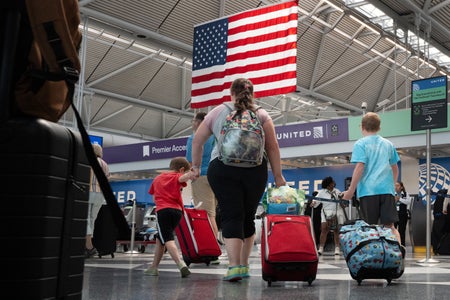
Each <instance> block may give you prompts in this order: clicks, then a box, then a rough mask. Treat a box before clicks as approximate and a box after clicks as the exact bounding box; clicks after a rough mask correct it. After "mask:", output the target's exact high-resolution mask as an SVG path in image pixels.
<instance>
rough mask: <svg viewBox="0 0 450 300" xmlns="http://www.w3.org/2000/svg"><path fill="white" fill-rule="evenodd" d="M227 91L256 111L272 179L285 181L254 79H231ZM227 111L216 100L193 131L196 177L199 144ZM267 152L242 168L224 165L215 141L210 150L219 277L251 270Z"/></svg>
mask: <svg viewBox="0 0 450 300" xmlns="http://www.w3.org/2000/svg"><path fill="white" fill-rule="evenodd" d="M230 94H231V103H232V105H233V106H234V108H235V109H236V110H237V111H238V113H239V112H241V111H243V110H245V109H249V110H252V111H254V112H255V113H256V115H257V116H258V119H259V121H260V123H261V124H262V127H263V131H264V135H265V152H266V154H267V155H266V157H267V158H268V160H269V162H270V165H271V168H272V172H273V176H274V179H275V184H276V186H277V187H280V186H283V185H285V184H286V180H285V179H284V177H283V175H282V173H281V158H280V149H279V147H278V141H277V139H276V136H275V127H274V125H273V122H272V119H271V118H270V116H269V114H268V113H267V111H266V110H264V109H263V108H259V109H257V107H256V105H255V100H254V94H253V84H252V82H251V81H250V80H248V79H245V78H239V79H236V80H234V81H233V83H232V84H231V88H230ZM228 113H229V109H228V107H227V106H226V105H218V106H217V107H215V108H214V109H213V110H211V111H210V112H209V113H208V114H207V115H206V117H205V120H204V121H203V122H202V123H201V124H200V126H199V127H198V129H197V131H196V133H195V136H194V140H193V141H192V169H193V171H194V172H195V174H196V176H197V177H198V176H200V166H201V164H202V153H203V145H204V144H205V143H206V141H207V140H208V139H209V137H210V136H211V135H212V134H213V135H214V136H215V137H216V139H217V140H219V138H220V131H221V128H222V125H223V124H224V121H225V118H226V116H227V115H228ZM266 157H265V158H264V160H263V163H262V164H261V165H258V166H255V167H251V168H241V167H236V166H228V165H225V164H224V163H223V162H222V161H221V160H219V158H218V147H217V143H216V145H215V146H214V150H213V152H212V153H211V161H210V163H209V167H208V173H207V176H208V181H209V184H210V185H211V188H212V189H213V191H214V194H215V195H216V198H217V200H218V203H219V208H220V213H221V215H222V219H221V220H222V224H221V225H222V235H223V237H224V240H225V248H226V251H227V254H228V260H229V267H228V270H227V273H226V274H225V276H224V278H223V279H224V280H226V281H230V282H232V281H238V280H241V279H242V278H246V277H249V276H250V275H249V256H250V253H251V251H252V249H253V243H254V240H255V222H254V219H255V213H256V210H257V207H258V204H259V202H260V199H261V197H262V195H263V193H264V190H265V188H266V185H267V179H268V166H267V158H266Z"/></svg>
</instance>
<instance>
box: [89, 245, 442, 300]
mask: <svg viewBox="0 0 450 300" xmlns="http://www.w3.org/2000/svg"><path fill="white" fill-rule="evenodd" d="M424 250H425V251H424ZM222 251H223V253H225V250H224V249H222ZM133 252H138V251H131V252H127V253H124V252H123V251H122V250H121V248H120V247H119V249H118V252H117V253H116V254H115V257H114V258H111V256H103V257H102V258H98V257H95V258H89V259H87V260H86V262H85V270H84V286H83V299H85V300H103V299H130V300H131V299H133V300H140V299H168V300H169V299H170V300H172V299H173V300H175V299H192V300H196V299H205V300H206V299H224V300H228V299H239V300H242V299H248V300H251V299H308V300H309V299H311V300H312V299H317V300H319V299H320V300H328V299H373V300H378V299H390V300H396V299H399V300H400V299H422V300H423V299H448V295H449V288H450V256H430V258H428V259H427V254H426V249H421V251H420V252H419V253H413V252H412V248H411V246H408V247H407V253H406V258H405V272H404V274H403V275H402V276H401V277H400V278H398V279H394V280H392V282H391V283H390V284H388V283H387V281H386V280H384V279H370V280H363V281H362V283H361V285H358V283H357V281H356V280H354V279H352V278H351V276H350V273H349V270H348V268H347V265H346V262H345V259H344V257H343V256H342V253H341V255H334V252H329V253H328V252H325V253H324V254H323V255H322V256H320V257H319V265H318V271H317V277H316V279H315V280H314V281H313V282H312V284H311V286H309V285H308V283H307V282H296V281H274V282H272V284H271V286H270V287H269V286H268V282H267V281H264V280H263V278H262V275H261V256H260V249H259V245H255V247H254V249H253V252H252V255H251V259H250V277H249V278H247V279H244V280H242V281H240V282H234V283H233V282H228V281H223V280H222V277H223V275H224V274H225V272H226V269H227V257H226V255H225V254H223V255H222V256H221V257H220V264H219V265H209V266H207V265H206V264H191V265H190V269H191V272H192V274H191V275H190V276H189V277H188V278H181V277H180V273H179V271H178V269H177V267H176V266H175V264H174V263H173V261H172V260H171V258H170V257H169V255H168V254H165V256H164V258H163V261H162V262H161V264H160V268H159V276H158V277H152V276H144V273H143V272H144V270H145V269H146V268H147V267H148V264H149V263H151V261H152V259H153V247H152V245H150V246H148V247H146V249H145V252H144V253H139V252H138V253H133Z"/></svg>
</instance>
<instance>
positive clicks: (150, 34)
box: [80, 7, 193, 57]
mask: <svg viewBox="0 0 450 300" xmlns="http://www.w3.org/2000/svg"><path fill="white" fill-rule="evenodd" d="M80 13H81V14H83V15H86V16H89V17H93V18H95V19H98V20H102V21H105V22H107V23H110V24H112V25H114V26H118V27H119V28H124V29H127V30H129V31H131V32H134V33H136V34H140V35H144V36H146V37H147V38H150V39H153V40H155V41H157V42H159V43H163V44H165V45H167V46H169V47H173V48H177V49H180V50H182V51H184V52H186V53H190V57H192V49H193V48H192V46H191V45H188V44H185V43H182V42H180V41H178V40H175V39H172V38H169V37H167V36H164V35H162V34H159V33H157V32H154V31H151V30H148V29H145V28H142V27H140V26H137V25H134V24H131V23H129V22H126V21H123V20H121V19H118V18H115V17H112V16H109V15H107V14H104V13H101V12H98V11H96V10H93V9H90V8H87V7H80Z"/></svg>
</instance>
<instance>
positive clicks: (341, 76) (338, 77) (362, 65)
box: [313, 48, 394, 91]
mask: <svg viewBox="0 0 450 300" xmlns="http://www.w3.org/2000/svg"><path fill="white" fill-rule="evenodd" d="M393 50H394V48H391V49H389V50H388V51H386V52H384V53H383V55H384V57H382V56H375V57H373V58H372V59H369V60H368V61H365V62H364V63H362V64H359V65H357V66H356V67H354V68H351V69H349V70H347V71H345V72H343V73H341V74H340V75H339V76H336V77H333V78H332V79H330V80H328V81H327V82H325V83H323V84H321V85H319V86H316V87H315V88H314V89H313V90H314V91H318V90H320V89H322V88H323V87H325V86H327V85H330V84H331V83H333V82H335V81H337V80H340V79H342V78H343V77H346V76H348V75H350V74H352V73H353V72H355V71H357V70H359V69H361V68H365V67H366V66H367V65H370V64H371V63H373V62H376V61H378V60H379V59H381V58H382V59H386V57H387V56H389V54H390V53H392V51H393Z"/></svg>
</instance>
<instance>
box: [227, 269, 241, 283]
mask: <svg viewBox="0 0 450 300" xmlns="http://www.w3.org/2000/svg"><path fill="white" fill-rule="evenodd" d="M241 279H242V276H241V267H240V266H234V267H228V271H227V273H226V274H225V276H224V277H223V280H225V281H229V282H234V281H238V280H241Z"/></svg>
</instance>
